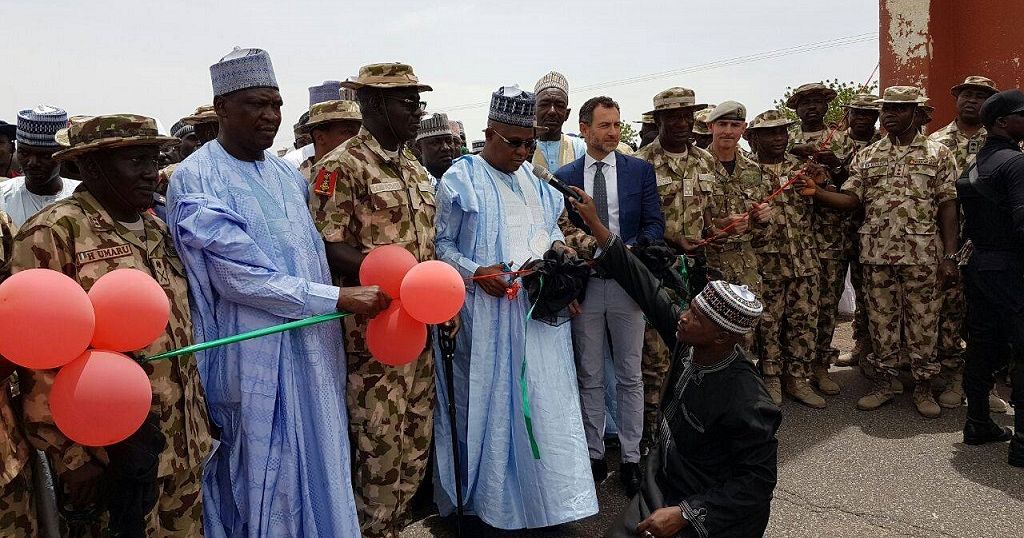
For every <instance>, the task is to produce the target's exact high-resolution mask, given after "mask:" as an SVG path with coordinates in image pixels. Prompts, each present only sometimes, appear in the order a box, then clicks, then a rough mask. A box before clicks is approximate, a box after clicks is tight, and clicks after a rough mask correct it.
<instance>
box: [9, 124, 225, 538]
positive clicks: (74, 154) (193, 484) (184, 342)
mask: <svg viewBox="0 0 1024 538" xmlns="http://www.w3.org/2000/svg"><path fill="white" fill-rule="evenodd" d="M68 138H69V141H70V147H69V148H67V149H64V150H62V151H60V152H58V153H56V154H55V158H58V159H62V160H66V159H74V160H75V161H76V163H77V164H78V165H79V168H80V169H81V170H82V175H83V179H84V180H85V181H84V183H83V184H82V185H81V186H80V187H79V188H78V189H77V190H76V191H75V193H74V194H73V195H72V196H71V197H70V198H67V199H65V200H62V201H59V202H57V203H55V204H53V205H51V206H49V207H47V208H45V209H43V210H42V211H40V212H39V213H38V214H36V215H35V216H34V217H32V218H31V219H29V220H28V221H27V222H26V223H25V224H24V226H22V228H21V231H20V232H18V235H17V239H16V243H15V246H14V251H13V253H12V255H11V260H10V265H9V267H10V269H11V272H12V273H16V272H18V271H23V270H26V269H33V268H45V269H52V270H55V271H60V272H62V273H64V274H66V275H68V276H69V277H71V278H73V279H75V281H77V282H78V283H79V284H81V285H82V287H83V288H85V290H86V291H88V290H89V288H90V287H92V285H93V284H94V283H95V282H96V281H97V280H98V279H99V278H100V277H102V276H103V275H105V274H107V273H109V272H111V271H114V270H116V269H122V268H133V269H137V270H140V271H143V272H145V273H146V274H148V275H150V276H152V277H153V278H154V279H155V280H156V281H157V282H158V283H159V284H160V286H161V287H162V288H163V289H164V291H165V292H166V294H167V297H168V299H169V300H170V305H171V315H170V321H169V323H168V325H167V330H166V331H165V332H164V333H163V334H162V335H160V336H159V337H158V338H157V339H156V340H154V341H153V343H152V344H150V345H148V346H146V347H145V348H143V349H141V350H139V351H138V352H137V353H138V354H140V355H147V356H151V355H155V354H157V353H161V352H164V351H169V350H172V349H178V348H181V347H185V346H188V345H191V344H192V343H193V342H192V322H191V317H190V313H189V303H188V295H187V293H188V285H187V281H186V279H185V269H184V266H183V265H182V262H181V260H180V259H179V258H178V256H177V253H176V251H175V250H174V247H173V245H172V243H171V239H170V237H169V235H168V233H167V228H166V226H165V225H164V223H163V222H162V221H160V220H159V219H157V218H155V217H153V216H152V215H150V214H149V213H148V212H146V209H148V208H149V207H150V206H151V205H152V202H153V196H152V194H153V191H154V190H155V189H156V182H157V166H158V157H159V147H160V146H161V145H165V144H167V143H168V142H169V141H173V140H174V139H173V138H170V137H164V136H159V135H158V134H157V130H156V122H155V120H153V119H151V118H147V117H145V116H135V115H127V114H126V115H113V116H97V117H95V118H92V119H89V120H88V121H84V122H80V123H73V124H72V125H71V127H70V128H69V132H68ZM140 163H141V164H140ZM143 368H144V369H145V371H146V373H147V374H148V375H149V379H150V381H151V382H152V384H153V407H152V410H151V414H152V415H155V417H156V419H157V421H158V428H159V430H160V431H161V432H162V433H163V435H164V437H165V440H166V448H165V449H164V450H163V451H162V452H161V453H160V454H159V464H158V465H159V467H158V471H157V488H158V492H159V496H158V498H157V501H156V505H155V506H154V507H153V509H152V512H150V514H149V516H148V517H147V521H146V526H147V535H149V536H183V537H184V536H200V535H201V534H202V532H203V525H202V503H201V495H200V482H201V477H202V467H201V464H202V462H203V459H204V458H205V457H206V455H207V454H208V453H209V452H210V448H211V444H212V438H211V436H210V427H209V422H208V419H207V411H206V399H205V397H204V396H203V389H202V386H201V385H200V380H199V371H198V370H197V368H196V364H195V360H194V359H193V358H192V356H184V357H178V358H175V359H170V360H162V361H156V362H151V363H146V364H144V365H143ZM20 373H21V379H22V392H23V406H24V421H25V426H26V430H27V431H28V434H29V441H30V442H31V443H32V444H34V445H36V446H37V447H38V448H40V449H43V450H45V451H46V453H47V455H48V456H49V457H50V460H51V462H52V463H53V465H54V467H55V470H56V473H57V475H58V477H59V478H60V481H61V482H62V483H63V486H64V491H65V493H66V494H68V495H69V497H68V499H69V500H70V502H71V503H72V504H73V505H74V506H73V507H74V509H77V510H80V509H83V508H86V507H87V505H88V503H89V501H90V499H88V498H86V497H87V495H85V494H83V491H87V490H89V489H90V487H93V486H95V485H96V484H97V483H99V481H101V480H102V479H103V478H102V476H103V474H104V467H105V466H106V465H107V456H106V451H105V450H104V449H102V448H91V447H85V446H82V445H78V444H75V443H74V442H72V441H71V440H69V439H68V438H66V437H64V435H63V434H62V433H61V432H60V431H59V430H58V429H57V427H56V426H55V425H54V423H53V417H52V416H51V415H50V410H49V406H48V403H47V400H48V396H49V392H50V387H51V386H52V384H53V378H54V374H55V373H56V372H55V371H54V370H25V369H22V370H21V372H20ZM65 504H67V503H65ZM97 524H98V525H102V523H99V522H98V523H97Z"/></svg>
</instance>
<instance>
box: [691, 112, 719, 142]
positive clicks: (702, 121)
mask: <svg viewBox="0 0 1024 538" xmlns="http://www.w3.org/2000/svg"><path fill="white" fill-rule="evenodd" d="M714 111H715V105H711V106H709V107H707V108H705V109H704V110H701V111H698V112H697V113H696V114H694V116H693V134H699V135H709V134H711V131H710V130H708V116H709V115H710V114H711V113H712V112H714Z"/></svg>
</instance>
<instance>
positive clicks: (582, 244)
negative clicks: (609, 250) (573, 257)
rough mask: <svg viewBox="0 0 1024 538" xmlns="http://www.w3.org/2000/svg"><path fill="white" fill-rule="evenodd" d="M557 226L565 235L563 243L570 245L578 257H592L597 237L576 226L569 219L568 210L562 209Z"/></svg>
mask: <svg viewBox="0 0 1024 538" xmlns="http://www.w3.org/2000/svg"><path fill="white" fill-rule="evenodd" d="M558 227H559V228H560V229H561V230H562V235H564V236H565V244H566V245H568V246H570V247H572V248H573V249H574V250H575V251H576V253H577V254H579V256H580V258H583V259H585V260H589V259H592V258H593V257H594V251H595V250H597V239H594V237H593V236H591V235H587V234H585V233H583V230H581V229H579V228H577V227H576V225H575V224H573V223H572V220H570V219H569V211H568V210H565V209H563V210H562V214H561V215H560V216H559V217H558Z"/></svg>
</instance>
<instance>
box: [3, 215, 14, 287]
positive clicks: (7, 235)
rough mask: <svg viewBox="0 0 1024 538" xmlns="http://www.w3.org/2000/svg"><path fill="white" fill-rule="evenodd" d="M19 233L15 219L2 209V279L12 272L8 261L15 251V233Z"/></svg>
mask: <svg viewBox="0 0 1024 538" xmlns="http://www.w3.org/2000/svg"><path fill="white" fill-rule="evenodd" d="M17 233H18V228H17V226H15V225H14V221H12V220H11V217H10V216H8V215H7V213H6V212H4V211H0V235H2V237H0V267H3V269H0V281H3V279H5V278H7V276H8V275H9V274H10V272H8V267H7V263H8V262H9V261H10V258H11V252H13V251H14V235H15V234H17Z"/></svg>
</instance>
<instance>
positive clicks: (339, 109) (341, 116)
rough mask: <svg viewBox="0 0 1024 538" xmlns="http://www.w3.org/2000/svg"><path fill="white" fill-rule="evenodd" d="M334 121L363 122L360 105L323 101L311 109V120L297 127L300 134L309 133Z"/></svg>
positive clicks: (347, 102)
mask: <svg viewBox="0 0 1024 538" xmlns="http://www.w3.org/2000/svg"><path fill="white" fill-rule="evenodd" d="M333 121H358V122H361V121H363V115H362V113H360V112H359V103H356V102H355V101H322V102H320V103H317V104H315V105H313V106H311V107H309V120H307V121H306V123H305V124H303V125H299V126H297V130H298V131H300V132H305V133H308V132H310V131H312V130H313V127H316V126H317V125H321V124H324V123H330V122H333Z"/></svg>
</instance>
